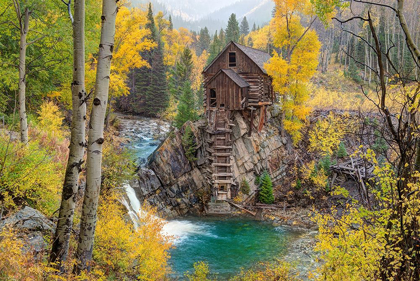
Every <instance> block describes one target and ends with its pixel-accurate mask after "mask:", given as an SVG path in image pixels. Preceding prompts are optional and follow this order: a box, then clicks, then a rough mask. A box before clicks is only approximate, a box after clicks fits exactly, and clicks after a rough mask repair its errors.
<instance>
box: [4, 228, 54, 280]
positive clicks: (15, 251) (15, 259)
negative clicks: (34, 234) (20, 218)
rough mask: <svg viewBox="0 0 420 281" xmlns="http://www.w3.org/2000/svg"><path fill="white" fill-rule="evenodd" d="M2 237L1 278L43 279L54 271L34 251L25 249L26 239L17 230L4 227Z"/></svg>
mask: <svg viewBox="0 0 420 281" xmlns="http://www.w3.org/2000/svg"><path fill="white" fill-rule="evenodd" d="M23 236H24V235H23ZM0 237H1V239H0V280H28V281H29V280H31V281H32V280H34V281H38V280H39V281H41V280H44V276H45V275H46V274H47V273H49V272H53V269H52V268H49V267H48V266H47V265H45V264H44V263H42V261H39V260H38V259H37V257H36V256H35V255H34V253H33V252H32V251H30V250H29V249H27V250H26V252H24V251H23V248H24V246H25V245H24V241H23V240H22V239H19V238H18V232H17V231H16V230H14V229H12V228H9V227H4V228H3V229H2V231H0Z"/></svg>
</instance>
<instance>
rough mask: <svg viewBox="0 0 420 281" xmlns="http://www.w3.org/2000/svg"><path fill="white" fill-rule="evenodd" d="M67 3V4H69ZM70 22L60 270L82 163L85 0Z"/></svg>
mask: <svg viewBox="0 0 420 281" xmlns="http://www.w3.org/2000/svg"><path fill="white" fill-rule="evenodd" d="M69 5H70V3H69ZM70 19H71V20H72V21H73V22H72V23H73V82H72V83H71V91H72V106H73V115H72V125H71V138H70V153H69V159H68V162H67V168H66V174H65V178H64V184H63V193H62V197H61V205H60V212H59V215H58V221H57V228H56V230H55V235H54V240H53V245H52V249H51V254H50V262H51V263H56V266H57V267H58V268H61V269H60V270H61V271H63V268H62V267H61V262H62V261H65V260H66V259H67V254H68V250H69V240H70V233H71V229H72V227H73V215H74V209H75V207H76V200H75V195H76V193H77V190H78V181H79V173H80V172H81V165H82V164H83V155H84V146H85V123H86V122H85V120H86V92H85V0H74V20H73V18H72V15H71V13H70Z"/></svg>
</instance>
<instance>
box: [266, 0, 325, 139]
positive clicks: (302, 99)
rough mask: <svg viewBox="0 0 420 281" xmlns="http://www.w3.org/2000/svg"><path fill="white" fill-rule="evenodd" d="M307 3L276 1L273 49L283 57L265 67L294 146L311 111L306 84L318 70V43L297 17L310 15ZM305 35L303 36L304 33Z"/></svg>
mask: <svg viewBox="0 0 420 281" xmlns="http://www.w3.org/2000/svg"><path fill="white" fill-rule="evenodd" d="M307 5H309V1H295V0H289V1H276V15H275V17H274V18H273V20H272V23H271V24H272V25H273V26H274V27H275V33H274V40H273V43H274V46H275V47H277V48H279V49H281V50H282V53H280V54H279V53H277V52H274V56H273V57H272V58H271V59H270V61H269V62H268V63H267V64H266V65H265V69H266V70H267V72H268V74H270V75H271V76H272V77H273V87H274V90H275V91H276V92H278V93H279V95H280V99H281V103H282V110H283V111H284V117H285V120H283V126H284V129H285V130H286V131H287V132H288V133H289V134H291V136H292V139H293V142H294V143H295V144H296V143H297V142H298V141H299V140H300V139H301V137H302V135H301V132H300V130H301V129H302V128H303V126H304V124H305V122H306V117H307V116H308V114H309V113H310V108H309V107H307V106H306V101H307V100H308V98H309V91H308V82H309V80H310V79H311V77H312V76H313V75H314V73H315V71H316V68H317V66H318V56H319V50H320V48H321V43H320V42H319V40H318V36H317V34H316V32H315V31H313V30H308V31H306V29H305V28H304V27H303V26H302V24H301V19H300V17H299V16H297V15H296V13H298V12H300V13H309V10H310V7H309V6H310V5H309V6H307ZM305 31H306V33H305Z"/></svg>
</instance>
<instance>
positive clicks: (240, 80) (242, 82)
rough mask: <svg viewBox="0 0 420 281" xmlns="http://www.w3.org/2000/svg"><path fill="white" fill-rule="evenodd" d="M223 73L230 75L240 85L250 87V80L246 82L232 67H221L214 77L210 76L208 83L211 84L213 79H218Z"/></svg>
mask: <svg viewBox="0 0 420 281" xmlns="http://www.w3.org/2000/svg"><path fill="white" fill-rule="evenodd" d="M221 73H224V74H226V75H227V77H229V78H230V79H231V80H232V81H233V82H235V83H236V84H237V85H238V86H239V87H241V88H246V87H249V84H248V82H246V81H245V80H244V79H243V78H242V77H241V76H239V75H238V73H236V72H235V71H233V70H232V69H220V70H219V71H218V72H217V73H216V74H215V75H213V77H212V78H210V80H209V81H207V82H206V84H209V83H210V82H211V81H213V80H214V79H216V77H218V76H219V75H220V74H221Z"/></svg>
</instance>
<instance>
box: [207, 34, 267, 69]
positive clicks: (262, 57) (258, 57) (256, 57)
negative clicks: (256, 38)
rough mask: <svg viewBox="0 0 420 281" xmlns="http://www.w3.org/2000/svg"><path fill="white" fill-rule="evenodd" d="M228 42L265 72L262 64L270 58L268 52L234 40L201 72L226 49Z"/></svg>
mask: <svg viewBox="0 0 420 281" xmlns="http://www.w3.org/2000/svg"><path fill="white" fill-rule="evenodd" d="M230 44H234V45H235V46H236V47H237V48H238V49H240V50H241V51H242V52H244V54H245V55H246V56H247V57H249V58H250V59H251V60H252V61H253V62H254V63H255V64H256V65H257V66H258V67H259V68H260V69H261V71H262V72H263V73H265V74H267V71H266V70H265V69H264V64H265V63H266V62H267V61H268V60H269V59H270V58H271V57H270V54H268V53H266V52H264V51H261V50H258V49H254V48H251V47H247V46H244V45H241V44H238V43H236V42H233V41H231V42H230V43H229V44H227V45H226V47H225V48H223V50H222V51H221V52H220V53H219V54H218V55H217V56H216V57H215V58H214V59H213V61H212V62H211V63H210V64H209V65H207V66H206V68H204V70H203V72H206V71H207V69H208V68H209V67H210V66H211V65H212V64H213V63H214V62H215V61H217V59H218V58H219V57H220V56H221V55H222V54H223V53H224V52H225V51H226V49H227V48H228V47H229V45H230Z"/></svg>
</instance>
